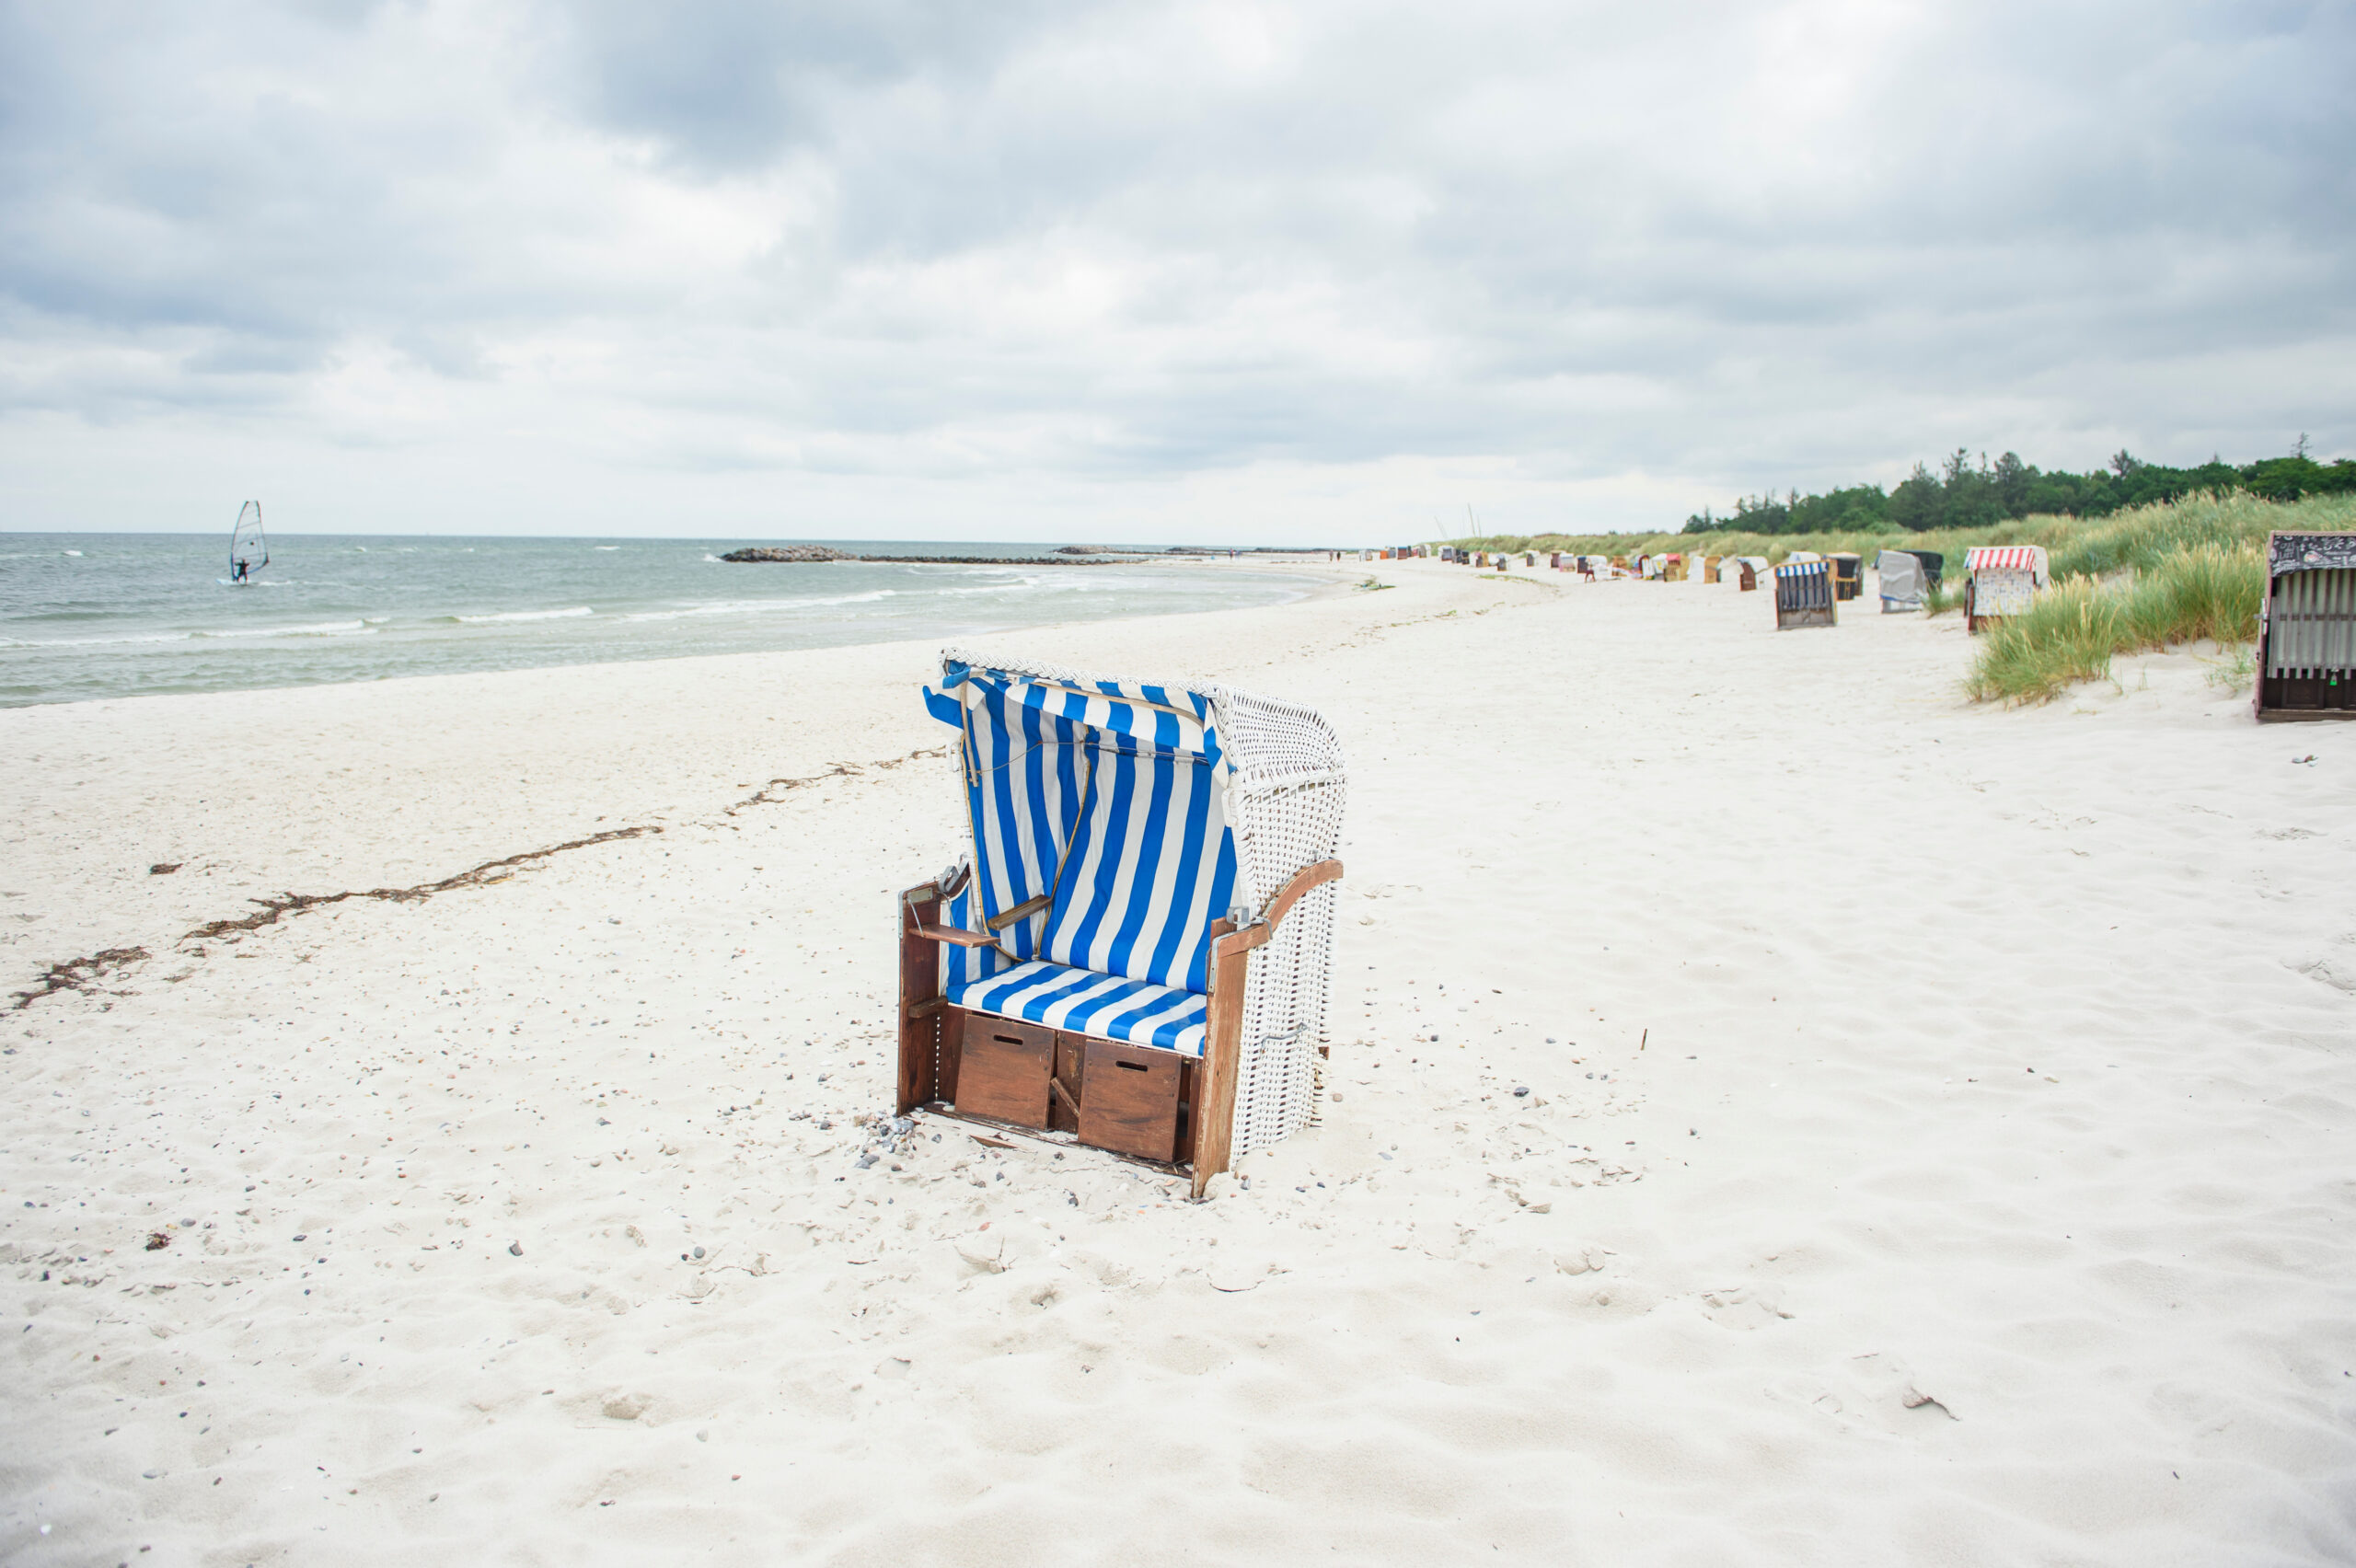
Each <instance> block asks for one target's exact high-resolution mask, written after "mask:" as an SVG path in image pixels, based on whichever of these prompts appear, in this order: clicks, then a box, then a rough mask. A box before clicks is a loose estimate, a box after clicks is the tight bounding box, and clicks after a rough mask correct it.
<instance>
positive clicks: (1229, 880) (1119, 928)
mask: <svg viewBox="0 0 2356 1568" xmlns="http://www.w3.org/2000/svg"><path fill="white" fill-rule="evenodd" d="M1225 795H1226V791H1225V790H1224V789H1223V788H1222V787H1221V782H1220V779H1219V778H1218V769H1217V768H1216V767H1213V766H1211V765H1210V764H1208V763H1207V762H1205V761H1203V760H1200V759H1198V758H1195V757H1193V756H1189V755H1184V754H1183V753H1172V752H1170V751H1164V750H1156V751H1148V750H1142V749H1138V748H1136V747H1134V746H1133V745H1132V744H1128V743H1126V741H1125V742H1123V743H1121V744H1104V745H1098V746H1096V747H1094V748H1093V754H1092V755H1091V758H1090V762H1089V771H1088V788H1087V792H1086V794H1085V795H1084V797H1083V798H1082V800H1081V801H1080V812H1079V820H1078V821H1077V822H1076V823H1075V824H1074V825H1073V829H1072V836H1071V847H1070V848H1069V849H1068V850H1067V851H1065V856H1064V863H1063V865H1062V866H1061V867H1060V868H1058V870H1057V874H1056V887H1055V903H1054V904H1053V905H1052V906H1051V907H1050V908H1049V910H1048V914H1047V926H1046V929H1045V931H1043V932H1042V933H1041V934H1040V939H1039V947H1040V956H1041V957H1043V958H1045V959H1047V960H1049V961H1051V962H1053V963H1063V964H1069V965H1070V966H1071V967H1073V968H1075V969H1087V970H1092V971H1094V972H1095V973H1097V974H1114V975H1119V976H1121V977H1123V978H1125V979H1129V980H1142V981H1148V982H1150V983H1151V984H1153V985H1156V986H1174V987H1176V988H1178V989H1180V990H1185V991H1193V992H1196V993H1198V994H1199V993H1201V992H1205V991H1207V990H1209V989H1210V985H1209V978H1210V976H1209V957H1210V927H1211V921H1212V920H1213V919H1214V918H1216V917H1218V916H1219V915H1222V914H1225V913H1226V912H1227V905H1228V901H1229V900H1230V898H1231V897H1232V896H1233V894H1234V891H1235V842H1234V838H1233V836H1231V835H1230V833H1229V832H1228V830H1227V813H1226V810H1225V806H1226V801H1225Z"/></svg>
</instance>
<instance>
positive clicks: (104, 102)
mask: <svg viewBox="0 0 2356 1568" xmlns="http://www.w3.org/2000/svg"><path fill="white" fill-rule="evenodd" d="M2352 82H2356V6H2350V5H2348V4H2344V3H2343V4H2324V5H2293V4H2282V5H2267V4H2245V5H2186V4H2177V3H2173V0H2138V3H2135V4H2119V5H2085V6H2069V5H2055V4H2051V3H2050V0H2048V3H2041V4H2033V5H2032V4H2010V3H2006V0H1973V3H1969V4H1953V5H1876V4H1837V3H1824V4H1796V5H1750V6H1743V5H1708V4H1691V5H1680V4H1673V3H1671V4H1661V3H1655V4H1650V5H1644V6H1631V5H1626V4H1610V5H1582V4H1574V3H1565V0H1551V3H1501V4H1482V3H1479V0H1473V3H1465V0H1451V3H1450V4H1446V5H1440V4H1431V3H1426V4H1423V5H1417V6H1393V5H1387V4H1384V3H1383V0H1335V3H1332V4H1322V3H1308V4H1300V3H1293V4H1283V5H1253V4H1153V3H1143V4H1114V5H1073V4H1060V3H1057V0H954V3H933V0H857V3H853V4H842V5H832V6H829V5H810V4H800V3H788V4H756V3H752V0H719V3H694V0H688V3H672V4H664V5H650V4H646V3H644V0H599V3H592V4H576V5H561V4H556V3H554V0H549V3H533V0H501V3H492V4H472V5H456V4H440V3H428V4H416V5H394V6H374V5H365V4H346V3H343V0H287V3H284V4H277V5H271V4H249V3H246V0H205V3H204V4H202V5H193V6H177V5H158V4H155V3H153V0H149V3H147V4H142V5H113V4H109V3H107V0H75V3H74V4H70V5H68V4H56V3H49V0H31V3H24V4H14V3H7V0H0V509H5V510H0V527H7V528H110V529H142V530H144V529H171V530H180V529H212V528H216V527H217V528H221V529H226V527H227V526H228V525H229V523H230V521H231V519H232V518H233V517H234V516H235V514H236V512H237V504H238V502H240V501H242V500H244V499H245V498H247V497H248V496H258V497H260V499H261V500H262V501H263V502H264V505H265V507H266V508H267V509H268V515H269V516H270V517H271V521H272V522H273V523H274V524H276V525H277V526H278V527H280V528H282V529H284V530H289V531H316V530H342V531H372V530H400V531H426V532H476V533H482V532H491V533H606V534H674V535H719V536H778V537H836V536H848V537H861V536H864V537H912V538H959V537H964V538H976V539H1065V538H1086V539H1097V538H1103V539H1118V540H1167V541H1172V542H1186V541H1215V542H1251V541H1260V540H1265V541H1269V542H1290V541H1305V542H1328V541H1330V542H1335V543H1341V542H1371V541H1381V540H1386V539H1392V538H1422V537H1431V536H1435V534H1437V533H1440V532H1449V533H1453V532H1461V531H1462V519H1463V518H1464V516H1465V512H1466V508H1467V507H1468V506H1470V507H1472V509H1474V511H1475V512H1476V513H1478V515H1479V517H1480V519H1481V522H1482V524H1483V525H1484V527H1489V528H1496V529H1499V530H1508V529H1509V530H1514V531H1531V530H1537V529H1542V528H1546V529H1554V528H1562V529H1577V530H1582V531H1584V530H1592V529H1602V528H1614V527H1618V528H1652V527H1674V526H1676V525H1678V524H1679V523H1680V521H1681V520H1682V519H1683V518H1684V517H1685V516H1686V514H1687V513H1691V512H1693V511H1695V510H1698V509H1699V508H1701V507H1702V506H1703V505H1705V504H1706V505H1712V506H1715V507H1718V508H1721V509H1723V508H1724V507H1726V506H1727V504H1728V503H1729V502H1731V501H1732V500H1733V499H1734V497H1735V496H1736V495H1738V493H1743V492H1747V491H1755V490H1761V489H1766V488H1773V489H1775V490H1782V489H1784V488H1786V487H1790V486H1798V487H1800V488H1802V489H1809V488H1822V487H1824V486H1828V485H1831V484H1833V483H1838V482H1844V481H1848V480H1852V479H1855V478H1875V479H1878V480H1881V481H1883V482H1885V483H1888V482H1892V481H1895V480H1896V479H1898V478H1902V477H1904V475H1905V473H1906V472H1907V471H1908V469H1909V468H1910V467H1911V465H1912V464H1913V463H1914V462H1915V461H1916V460H1918V459H1923V460H1933V461H1935V459H1936V458H1937V456H1938V455H1940V454H1941V453H1942V452H1944V451H1946V450H1950V449H1952V448H1954V447H1956V446H1958V445H1968V446H1969V447H1971V448H1972V449H1973V450H1974V451H1975V452H1977V451H1979V450H1981V449H1982V448H1985V449H1986V450H1987V451H1988V452H1989V453H1990V455H1995V454H1996V453H1999V452H2001V451H2003V450H2004V449H2005V448H2008V447H2009V448H2013V449H2015V450H2017V451H2019V452H2020V453H2021V455H2023V456H2025V457H2027V459H2029V460H2030V461H2032V462H2036V463H2038V464H2040V465H2043V466H2048V467H2052V466H2061V467H2081V468H2083V467H2094V466H2096V465H2098V464H2100V463H2101V462H2102V461H2103V460H2104V459H2105V458H2107V457H2108V455H2109V454H2110V453H2111V452H2113V451H2114V450H2116V449H2118V448H2119V446H2121V445H2125V446H2127V447H2129V448H2131V450H2133V451H2134V452H2135V453H2136V454H2137V455H2142V456H2145V457H2149V458H2152V459H2154V460H2160V461H2169V462H2197V461H2200V460H2202V459H2205V458H2207V457H2208V456H2210V455H2211V454H2212V452H2214V453H2222V454H2223V455H2225V456H2226V457H2228V458H2230V459H2235V460H2244V461H2246V460H2247V459H2249V458H2251V457H2256V456H2262V455H2276V454H2279V453H2281V452H2283V451H2285V450H2287V449H2288V448H2289V447H2290V445H2291V444H2292V441H2293V440H2294V439H2295V438H2296V437H2297V436H2298V434H2299V433H2300V432H2302V431H2304V432H2308V433H2309V435H2310V437H2311V439H2312V441H2313V443H2314V444H2315V447H2316V450H2317V451H2318V452H2319V453H2320V454H2322V455H2339V454H2348V453H2350V452H2356V368H2351V367H2356V352H2351V351H2356V259H2351V240H2356V87H2351V85H2350V84H2351V83H2352Z"/></svg>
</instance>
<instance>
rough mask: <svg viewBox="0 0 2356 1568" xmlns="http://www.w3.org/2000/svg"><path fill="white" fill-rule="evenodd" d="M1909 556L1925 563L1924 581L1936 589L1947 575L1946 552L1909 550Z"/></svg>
mask: <svg viewBox="0 0 2356 1568" xmlns="http://www.w3.org/2000/svg"><path fill="white" fill-rule="evenodd" d="M1906 553H1907V554H1908V555H1911V556H1912V557H1913V558H1914V559H1916V560H1919V561H1921V562H1922V563H1923V582H1926V583H1928V584H1929V585H1930V586H1931V587H1934V588H1936V587H1937V586H1938V585H1939V580H1940V579H1941V578H1942V577H1944V576H1946V570H1947V558H1946V552H1945V551H1944V550H1908V551H1907V552H1906Z"/></svg>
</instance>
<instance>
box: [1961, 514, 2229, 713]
mask: <svg viewBox="0 0 2356 1568" xmlns="http://www.w3.org/2000/svg"><path fill="white" fill-rule="evenodd" d="M2265 592H2266V557H2265V553H2264V551H2263V550H2262V549H2261V548H2259V547H2258V545H2257V544H2255V543H2248V544H2238V545H2224V544H2216V543H2202V544H2197V545H2193V546H2191V547H2190V548H2185V549H2178V550H2177V551H2175V552H2174V553H2172V554H2163V555H2160V556H2158V557H2157V559H2156V560H2155V561H2154V564H2153V565H2152V566H2150V567H2149V568H2147V569H2144V570H2142V571H2137V572H2135V573H2134V574H2133V575H2132V576H2131V577H2129V578H2127V579H2125V580H2123V581H2119V582H2102V581H2100V580H2098V579H2096V578H2094V577H2090V576H2079V577H2073V578H2071V579H2069V580H2068V581H2066V582H2061V583H2059V584H2058V585H2056V586H2055V587H2053V588H2052V589H2050V591H2048V592H2047V593H2045V594H2040V595H2039V596H2038V600H2037V602H2036V604H2034V605H2031V606H2030V607H2029V609H2028V612H2027V614H2026V615H2018V616H2013V617H2009V618H2007V619H2005V620H2004V621H2003V622H2001V623H1999V624H1998V625H1997V627H1996V628H1995V629H1993V630H1992V631H1991V632H1990V633H1989V634H1988V640H1987V641H1986V642H1985V643H1984V644H1983V645H1982V646H1981V650H1980V657H1979V659H1978V661H1977V662H1976V663H1974V664H1973V665H1972V670H1971V674H1970V676H1969V679H1968V680H1967V681H1966V682H1965V685H1966V686H1967V687H1968V688H1969V691H1970V693H1971V695H1972V697H1973V698H1976V699H1978V700H1980V701H1981V702H1994V701H2004V702H2050V701H2051V700H2052V699H2053V698H2057V697H2059V696H2061V693H2062V692H2063V691H2064V690H2066V689H2067V688H2068V687H2069V686H2072V685H2073V684H2074V683H2076V682H2079V681H2093V680H2100V679H2102V678H2103V677H2105V676H2106V675H2108V674H2110V662H2111V660H2112V659H2113V658H2114V657H2116V656H2117V655H2119V654H2121V653H2137V652H2142V651H2146V650H2150V649H2157V648H2170V647H2176V646H2178V645H2181V644H2183V643H2187V642H2199V641H2202V640H2210V641H2215V642H2221V643H2240V642H2247V641H2249V640H2252V639H2253V638H2255V637H2257V635H2258V603H2259V601H2260V599H2261V598H2262V597H2263V596H2264V594H2265Z"/></svg>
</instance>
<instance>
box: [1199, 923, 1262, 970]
mask: <svg viewBox="0 0 2356 1568" xmlns="http://www.w3.org/2000/svg"><path fill="white" fill-rule="evenodd" d="M1226 924H1227V922H1226V921H1224V920H1221V921H1219V922H1218V924H1217V925H1214V926H1213V927H1212V928H1211V962H1212V963H1218V961H1219V960H1220V959H1222V958H1232V957H1234V956H1235V955H1236V954H1238V953H1245V952H1250V951H1252V950H1253V948H1255V947H1264V946H1265V945H1266V944H1267V940H1268V939H1269V938H1270V937H1273V936H1275V935H1276V928H1275V927H1274V926H1271V925H1269V924H1268V923H1267V922H1266V921H1265V920H1263V921H1261V922H1260V923H1259V924H1257V925H1255V926H1251V927H1248V928H1245V929H1243V930H1241V931H1238V930H1233V929H1229V930H1221V929H1220V927H1222V926H1225V925H1226Z"/></svg>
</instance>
